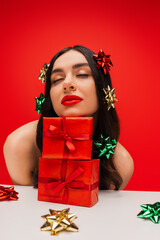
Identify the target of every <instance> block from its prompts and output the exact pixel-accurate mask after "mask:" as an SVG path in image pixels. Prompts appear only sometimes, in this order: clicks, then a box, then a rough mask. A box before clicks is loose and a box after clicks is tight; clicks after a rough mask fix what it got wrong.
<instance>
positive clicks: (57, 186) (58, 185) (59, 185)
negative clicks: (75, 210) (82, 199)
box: [39, 160, 99, 203]
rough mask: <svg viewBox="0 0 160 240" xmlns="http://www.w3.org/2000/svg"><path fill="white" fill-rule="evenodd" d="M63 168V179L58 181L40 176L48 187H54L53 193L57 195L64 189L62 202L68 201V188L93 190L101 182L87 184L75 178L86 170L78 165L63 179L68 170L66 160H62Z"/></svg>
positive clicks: (41, 180) (40, 179) (40, 180)
mask: <svg viewBox="0 0 160 240" xmlns="http://www.w3.org/2000/svg"><path fill="white" fill-rule="evenodd" d="M62 161H63V162H62V169H61V181H56V180H54V179H49V178H43V177H40V178H39V182H41V183H44V184H45V188H46V189H52V188H53V191H52V193H53V195H56V194H57V193H58V192H60V191H61V190H62V189H65V190H64V194H63V200H62V203H67V200H68V188H76V189H84V190H93V189H95V188H97V187H98V185H99V182H98V181H97V182H95V183H93V184H92V185H86V184H84V182H83V181H78V180H75V179H76V178H77V177H78V176H80V175H81V174H82V173H83V172H84V170H83V168H82V167H78V168H77V169H76V170H75V171H73V172H72V173H71V174H70V175H69V177H68V178H67V179H66V180H63V177H64V176H62V173H64V174H65V171H66V162H67V161H66V160H62Z"/></svg>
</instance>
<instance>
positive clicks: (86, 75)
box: [77, 74, 89, 78]
mask: <svg viewBox="0 0 160 240" xmlns="http://www.w3.org/2000/svg"><path fill="white" fill-rule="evenodd" d="M88 76H89V75H88V74H78V75H77V77H82V78H83V77H84V78H85V77H88Z"/></svg>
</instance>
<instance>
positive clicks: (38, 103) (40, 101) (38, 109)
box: [35, 93, 45, 114]
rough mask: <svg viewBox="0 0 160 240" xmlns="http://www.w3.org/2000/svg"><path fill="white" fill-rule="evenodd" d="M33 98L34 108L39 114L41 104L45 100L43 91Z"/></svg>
mask: <svg viewBox="0 0 160 240" xmlns="http://www.w3.org/2000/svg"><path fill="white" fill-rule="evenodd" d="M35 100H36V109H35V110H36V111H37V112H38V114H39V113H41V112H42V104H43V103H44V101H45V97H44V95H43V93H41V94H40V96H39V97H35Z"/></svg>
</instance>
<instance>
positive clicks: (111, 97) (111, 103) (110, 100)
mask: <svg viewBox="0 0 160 240" xmlns="http://www.w3.org/2000/svg"><path fill="white" fill-rule="evenodd" d="M103 91H104V93H105V101H106V103H107V105H108V111H109V110H110V108H111V107H113V108H115V101H118V99H117V98H116V95H115V88H113V89H111V88H110V86H109V85H108V86H107V88H103Z"/></svg>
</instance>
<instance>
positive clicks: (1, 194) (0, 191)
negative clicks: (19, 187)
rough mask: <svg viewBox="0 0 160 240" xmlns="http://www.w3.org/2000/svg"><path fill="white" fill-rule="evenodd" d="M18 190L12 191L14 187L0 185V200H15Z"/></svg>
mask: <svg viewBox="0 0 160 240" xmlns="http://www.w3.org/2000/svg"><path fill="white" fill-rule="evenodd" d="M17 194H18V192H16V191H14V187H13V186H12V187H3V186H0V200H5V199H6V200H17V199H18V196H17Z"/></svg>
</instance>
